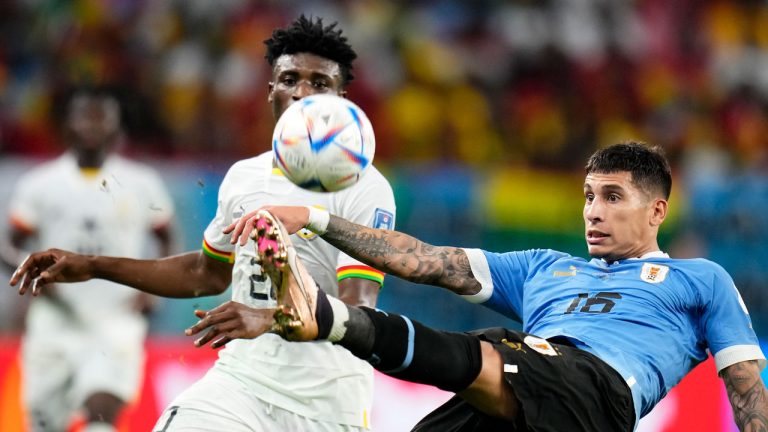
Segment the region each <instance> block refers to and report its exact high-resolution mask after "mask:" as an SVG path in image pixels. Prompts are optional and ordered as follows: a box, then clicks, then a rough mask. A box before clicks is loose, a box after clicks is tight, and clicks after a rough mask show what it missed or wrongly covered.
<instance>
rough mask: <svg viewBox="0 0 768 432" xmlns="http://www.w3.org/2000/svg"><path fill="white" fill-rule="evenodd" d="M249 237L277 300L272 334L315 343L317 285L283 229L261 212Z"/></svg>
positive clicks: (276, 220)
mask: <svg viewBox="0 0 768 432" xmlns="http://www.w3.org/2000/svg"><path fill="white" fill-rule="evenodd" d="M250 238H251V239H252V240H253V241H255V242H256V253H257V254H258V257H259V260H260V263H261V268H262V270H263V271H264V273H265V274H266V275H267V276H269V279H270V283H271V284H272V293H273V295H274V296H275V299H276V300H277V305H278V306H277V310H276V311H275V314H274V317H275V322H274V324H273V325H272V332H273V333H277V334H279V335H280V336H282V337H283V338H285V339H287V340H291V341H308V340H315V339H316V338H317V335H318V327H317V319H316V318H315V311H316V309H317V284H316V283H315V281H314V279H312V276H311V275H310V274H309V272H308V271H307V269H306V268H305V267H304V265H303V264H302V263H301V261H300V260H299V257H298V254H297V252H296V248H295V247H294V246H293V243H291V239H290V236H289V235H288V233H287V232H286V231H285V227H283V224H282V223H281V222H280V221H279V220H278V219H277V218H275V217H274V216H273V215H272V214H271V213H269V212H268V211H266V210H262V211H260V212H259V213H258V214H257V220H256V228H254V230H253V231H252V232H251V234H250Z"/></svg>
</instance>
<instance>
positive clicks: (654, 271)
mask: <svg viewBox="0 0 768 432" xmlns="http://www.w3.org/2000/svg"><path fill="white" fill-rule="evenodd" d="M667 273H669V267H667V266H665V265H661V264H654V263H645V264H643V270H642V271H641V272H640V279H641V280H643V281H645V282H648V283H652V284H657V283H662V282H664V279H666V278H667Z"/></svg>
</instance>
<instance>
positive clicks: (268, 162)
mask: <svg viewBox="0 0 768 432" xmlns="http://www.w3.org/2000/svg"><path fill="white" fill-rule="evenodd" d="M271 166H272V152H271V151H269V152H265V153H262V154H260V155H257V156H254V157H250V158H246V159H241V160H239V161H237V162H235V163H233V164H232V166H231V167H229V170H227V174H226V177H239V176H250V175H254V174H258V173H260V172H263V171H265V170H269V168H270V167H271Z"/></svg>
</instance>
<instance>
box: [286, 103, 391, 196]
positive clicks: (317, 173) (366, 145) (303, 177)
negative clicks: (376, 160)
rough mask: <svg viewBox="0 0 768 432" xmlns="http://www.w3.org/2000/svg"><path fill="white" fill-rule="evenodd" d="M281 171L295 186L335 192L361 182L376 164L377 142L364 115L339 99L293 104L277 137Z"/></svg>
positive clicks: (287, 111)
mask: <svg viewBox="0 0 768 432" xmlns="http://www.w3.org/2000/svg"><path fill="white" fill-rule="evenodd" d="M272 150H273V152H274V156H275V161H276V162H277V167H278V168H280V170H281V171H282V172H283V174H285V176H286V177H288V179H289V180H290V181H292V182H293V183H295V184H296V185H298V186H300V187H302V188H304V189H309V190H314V191H322V192H333V191H338V190H342V189H344V188H347V187H349V186H352V185H353V184H355V183H357V181H358V180H359V179H360V177H361V176H362V175H363V173H364V172H365V169H366V168H368V166H370V165H371V162H373V155H374V153H375V150H376V140H375V138H374V135H373V127H372V126H371V122H370V121H369V120H368V117H367V116H366V115H365V113H364V112H363V110H361V109H360V107H358V106H357V105H355V104H354V103H352V102H350V101H349V100H347V99H345V98H342V97H340V96H335V95H327V94H323V95H312V96H307V97H305V98H303V99H301V100H299V101H296V102H294V103H293V104H292V105H291V106H289V107H288V109H286V110H285V112H284V113H283V114H282V115H281V116H280V118H279V119H278V120H277V124H276V125H275V131H274V133H273V134H272Z"/></svg>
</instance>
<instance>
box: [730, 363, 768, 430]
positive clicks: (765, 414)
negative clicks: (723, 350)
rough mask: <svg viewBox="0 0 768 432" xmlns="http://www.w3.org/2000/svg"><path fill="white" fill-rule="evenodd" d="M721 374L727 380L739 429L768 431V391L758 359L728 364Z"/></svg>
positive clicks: (734, 416)
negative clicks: (761, 376) (761, 377)
mask: <svg viewBox="0 0 768 432" xmlns="http://www.w3.org/2000/svg"><path fill="white" fill-rule="evenodd" d="M721 376H722V378H723V381H725V388H726V390H727V391H728V399H729V400H730V401H731V406H732V407H733V418H734V420H735V421H736V424H737V425H738V426H739V430H740V431H742V432H757V431H760V432H765V431H768V391H766V388H765V384H763V380H762V379H760V366H759V365H758V364H757V361H756V360H750V361H743V362H740V363H736V364H733V365H731V366H728V367H727V368H725V369H724V370H723V371H722V373H721Z"/></svg>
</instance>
